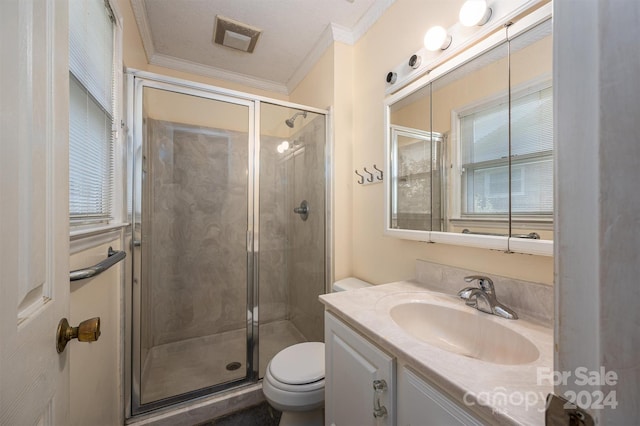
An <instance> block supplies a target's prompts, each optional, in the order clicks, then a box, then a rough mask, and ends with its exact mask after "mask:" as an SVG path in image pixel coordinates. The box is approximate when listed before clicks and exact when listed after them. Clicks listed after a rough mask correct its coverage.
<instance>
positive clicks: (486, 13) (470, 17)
mask: <svg viewBox="0 0 640 426" xmlns="http://www.w3.org/2000/svg"><path fill="white" fill-rule="evenodd" d="M491 12H492V11H491V8H490V7H488V6H487V1H486V0H467V1H466V2H464V4H463V5H462V7H461V8H460V14H459V15H458V18H459V19H460V23H461V24H462V25H464V26H465V27H475V26H482V25H484V24H486V23H487V22H489V19H490V18H491Z"/></svg>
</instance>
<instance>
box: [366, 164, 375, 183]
mask: <svg viewBox="0 0 640 426" xmlns="http://www.w3.org/2000/svg"><path fill="white" fill-rule="evenodd" d="M364 172H365V173H368V174H369V176H371V177H369V178H367V182H373V173H371V172H370V171H369V170H367V168H366V167H365V168H364Z"/></svg>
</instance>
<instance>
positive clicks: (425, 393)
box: [325, 312, 483, 426]
mask: <svg viewBox="0 0 640 426" xmlns="http://www.w3.org/2000/svg"><path fill="white" fill-rule="evenodd" d="M325 368H326V371H325V389H326V394H325V425H327V426H333V425H335V426H343V425H344V426H350V425H395V424H397V425H398V426H409V425H412V426H431V425H433V426H441V425H482V424H483V423H481V422H480V421H479V420H477V419H476V418H475V417H473V416H472V415H471V414H470V413H469V412H467V411H466V410H465V409H464V408H462V406H461V405H462V403H461V402H460V403H457V402H455V401H453V400H452V399H451V398H450V397H448V396H446V395H444V394H443V393H442V392H440V391H439V390H437V389H436V388H435V387H434V386H433V385H431V384H430V383H428V382H427V381H425V380H424V379H422V378H420V377H419V376H418V375H417V374H415V373H414V372H413V371H411V370H410V369H409V368H408V367H407V366H405V365H402V364H401V363H398V362H397V361H396V359H395V357H393V356H391V355H388V354H387V353H386V352H384V351H382V350H381V349H380V348H378V347H377V346H376V345H374V344H373V343H371V342H369V341H368V340H367V339H366V338H364V337H363V336H361V335H360V334H358V333H357V332H356V331H354V330H353V329H351V328H350V327H349V326H348V325H346V324H345V323H344V322H342V321H341V320H339V319H338V318H337V317H335V316H334V315H332V314H331V313H329V312H325ZM396 373H397V376H396ZM396 377H397V380H396ZM382 381H384V385H382V383H383V382H382ZM374 383H375V385H374ZM396 402H397V404H396ZM376 416H377V417H376Z"/></svg>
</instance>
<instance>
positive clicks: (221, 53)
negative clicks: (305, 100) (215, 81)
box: [131, 0, 395, 93]
mask: <svg viewBox="0 0 640 426" xmlns="http://www.w3.org/2000/svg"><path fill="white" fill-rule="evenodd" d="M394 1H395V0H131V5H132V7H133V11H134V14H135V17H136V21H137V23H138V28H139V29H140V34H141V36H142V41H143V44H144V48H145V51H146V53H147V59H148V60H149V63H151V64H155V65H161V66H165V67H169V68H174V69H178V70H180V71H188V72H192V73H196V74H201V75H205V76H209V77H216V78H222V79H225V80H230V81H234V82H237V83H241V84H245V85H248V86H251V87H256V88H260V89H265V90H270V91H274V92H280V93H290V92H291V91H292V90H293V89H294V88H295V87H296V86H297V84H298V83H299V82H300V81H301V80H302V79H303V78H304V76H305V75H306V74H307V72H308V71H309V70H310V69H311V68H312V67H313V65H314V64H315V62H316V61H317V60H318V59H319V58H320V56H321V55H322V53H323V52H324V51H325V50H326V48H327V47H328V46H329V45H330V44H331V43H332V42H333V41H341V42H344V43H347V44H353V43H355V41H357V40H358V38H360V36H362V35H363V34H364V33H365V32H366V31H367V29H368V28H369V27H370V26H371V25H372V24H373V23H374V22H375V21H376V20H377V19H378V18H379V17H380V15H382V13H384V11H385V10H386V9H387V8H388V7H389V6H390V5H391V4H392V3H393V2H394ZM216 15H223V16H225V17H227V18H231V19H234V20H236V21H240V22H243V23H245V24H248V25H250V26H253V27H257V28H260V29H261V30H262V34H261V35H260V38H259V39H258V43H257V45H256V47H255V50H254V52H253V53H246V52H241V51H238V50H235V49H231V48H228V47H224V46H220V45H217V44H214V43H213V32H214V23H215V17H216Z"/></svg>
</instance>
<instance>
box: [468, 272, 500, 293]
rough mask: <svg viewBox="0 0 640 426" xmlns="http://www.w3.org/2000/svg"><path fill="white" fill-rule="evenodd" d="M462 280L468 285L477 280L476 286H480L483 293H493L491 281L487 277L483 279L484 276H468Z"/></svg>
mask: <svg viewBox="0 0 640 426" xmlns="http://www.w3.org/2000/svg"><path fill="white" fill-rule="evenodd" d="M464 280H465V281H466V282H468V283H470V282H472V281H475V280H478V286H480V288H481V289H482V290H483V291H485V292H487V293H494V289H493V280H491V278H489V277H485V276H484V275H469V276H468V277H464Z"/></svg>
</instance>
